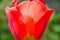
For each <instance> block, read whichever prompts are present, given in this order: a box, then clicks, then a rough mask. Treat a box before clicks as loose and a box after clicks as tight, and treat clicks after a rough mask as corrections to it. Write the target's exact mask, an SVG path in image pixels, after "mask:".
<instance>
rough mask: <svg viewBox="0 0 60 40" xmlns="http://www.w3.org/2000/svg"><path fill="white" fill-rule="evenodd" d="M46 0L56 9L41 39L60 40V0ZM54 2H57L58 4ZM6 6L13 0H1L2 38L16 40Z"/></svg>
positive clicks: (2, 39)
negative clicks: (6, 12) (10, 28)
mask: <svg viewBox="0 0 60 40" xmlns="http://www.w3.org/2000/svg"><path fill="white" fill-rule="evenodd" d="M20 1H21V0H20ZM46 2H47V5H48V6H49V7H50V8H52V7H53V8H54V9H55V10H56V11H55V13H54V14H53V15H52V17H51V19H50V20H49V23H48V25H47V28H46V31H45V33H44V35H43V36H42V38H41V40H60V6H59V0H46ZM56 2H57V3H56ZM54 3H56V5H55V4H54ZM53 5H54V6H53ZM6 6H11V0H0V40H14V38H13V36H12V34H11V32H10V30H9V27H8V22H7V17H6V14H5V10H4V9H5V7H6Z"/></svg>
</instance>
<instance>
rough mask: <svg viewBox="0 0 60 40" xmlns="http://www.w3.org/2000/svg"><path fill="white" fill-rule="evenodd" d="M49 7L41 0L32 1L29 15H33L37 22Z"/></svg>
mask: <svg viewBox="0 0 60 40" xmlns="http://www.w3.org/2000/svg"><path fill="white" fill-rule="evenodd" d="M46 10H47V8H46V6H45V5H44V4H43V3H42V2H40V1H32V2H31V3H30V7H29V13H28V15H29V16H30V17H32V18H33V19H34V21H35V23H36V22H37V21H38V20H39V19H40V18H41V17H42V16H43V15H45V12H46Z"/></svg>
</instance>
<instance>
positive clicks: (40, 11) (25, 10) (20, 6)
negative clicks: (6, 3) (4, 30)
mask: <svg viewBox="0 0 60 40" xmlns="http://www.w3.org/2000/svg"><path fill="white" fill-rule="evenodd" d="M5 11H6V15H7V17H8V25H9V28H10V30H11V33H12V34H13V36H14V37H15V39H16V40H40V38H41V36H42V35H43V33H44V31H45V29H46V26H47V24H48V21H49V19H50V17H51V15H52V13H53V11H54V10H53V9H48V8H47V7H46V3H45V2H44V0H25V1H23V2H21V3H18V0H12V7H11V8H9V7H6V8H5Z"/></svg>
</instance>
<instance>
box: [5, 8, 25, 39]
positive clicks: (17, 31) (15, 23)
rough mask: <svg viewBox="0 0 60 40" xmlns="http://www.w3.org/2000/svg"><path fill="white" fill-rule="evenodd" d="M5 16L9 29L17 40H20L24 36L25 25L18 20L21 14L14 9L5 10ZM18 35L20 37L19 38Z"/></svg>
mask: <svg viewBox="0 0 60 40" xmlns="http://www.w3.org/2000/svg"><path fill="white" fill-rule="evenodd" d="M5 11H6V15H7V17H8V20H9V21H8V22H9V27H10V30H11V32H12V34H13V35H14V37H16V38H17V39H18V40H20V39H22V38H23V37H25V35H26V25H25V24H24V22H23V21H22V19H20V17H21V14H20V13H19V12H18V11H17V9H16V8H15V7H12V8H8V7H6V9H5ZM19 35H20V36H19Z"/></svg>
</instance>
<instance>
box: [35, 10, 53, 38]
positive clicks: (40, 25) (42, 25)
mask: <svg viewBox="0 0 60 40" xmlns="http://www.w3.org/2000/svg"><path fill="white" fill-rule="evenodd" d="M53 11H54V10H53V9H52V10H47V11H46V13H45V15H44V16H43V17H41V19H40V20H39V21H38V22H37V23H36V24H35V30H34V37H35V38H41V36H42V34H43V32H44V30H45V29H46V26H47V23H48V21H49V19H50V17H51V15H52V13H53Z"/></svg>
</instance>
